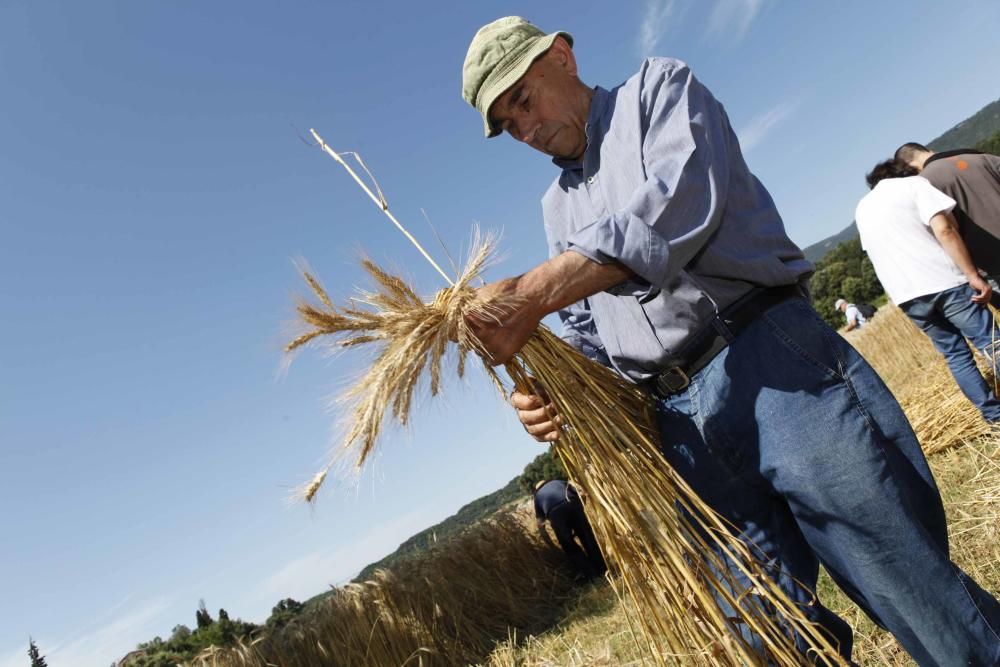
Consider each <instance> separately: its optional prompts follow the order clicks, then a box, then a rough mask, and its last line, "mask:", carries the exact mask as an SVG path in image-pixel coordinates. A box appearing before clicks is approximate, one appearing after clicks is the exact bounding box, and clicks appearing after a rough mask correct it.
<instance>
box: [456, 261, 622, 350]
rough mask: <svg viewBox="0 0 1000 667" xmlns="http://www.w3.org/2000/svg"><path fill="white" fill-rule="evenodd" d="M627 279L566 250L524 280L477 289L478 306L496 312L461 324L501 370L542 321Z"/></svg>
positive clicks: (613, 266)
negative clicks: (493, 307)
mask: <svg viewBox="0 0 1000 667" xmlns="http://www.w3.org/2000/svg"><path fill="white" fill-rule="evenodd" d="M632 275H633V274H632V271H630V270H629V269H627V268H625V267H624V266H622V265H621V264H618V263H617V262H609V263H607V264H598V263H597V262H594V261H591V260H589V259H587V258H586V257H584V256H583V255H581V254H578V253H576V252H573V251H572V250H567V251H566V252H564V253H562V254H561V255H556V256H555V257H553V258H552V259H550V260H548V261H546V262H544V263H542V264H539V265H538V266H536V267H535V268H533V269H532V270H531V271H528V272H527V273H525V274H524V275H521V276H517V277H516V278H508V279H506V280H500V281H498V282H495V283H490V284H489V285H485V286H483V287H480V288H479V293H478V297H479V298H480V300H482V301H484V302H491V301H496V305H497V306H498V312H495V313H493V315H494V316H495V317H490V316H487V315H482V316H479V317H476V316H471V315H470V316H469V317H467V320H466V321H467V322H468V324H469V326H470V327H471V328H472V332H473V333H474V334H475V335H476V337H477V338H479V341H480V342H481V343H482V344H483V347H485V348H486V352H487V353H488V354H489V355H490V361H491V362H492V363H493V365H495V366H496V365H500V364H505V363H507V362H508V361H510V358H511V357H513V356H514V355H515V354H517V352H518V351H519V350H520V349H521V348H522V347H524V344H525V343H527V342H528V339H529V338H531V334H532V333H534V331H535V329H537V328H538V323H539V322H541V321H542V318H543V317H545V316H546V315H548V314H549V313H554V312H556V311H557V310H559V309H560V308H565V307H566V306H568V305H570V304H573V303H576V302H577V301H579V300H581V299H584V298H586V297H588V296H591V295H592V294H596V293H597V292H600V291H602V290H606V289H608V288H611V287H614V286H615V285H617V284H619V283H621V282H624V281H625V280H627V279H628V278H630V277H631V276H632Z"/></svg>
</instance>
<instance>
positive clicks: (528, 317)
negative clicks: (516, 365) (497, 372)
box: [467, 276, 548, 366]
mask: <svg viewBox="0 0 1000 667" xmlns="http://www.w3.org/2000/svg"><path fill="white" fill-rule="evenodd" d="M521 280H522V277H521V276H518V277H516V278H507V279H506V280H500V281H497V282H495V283H490V284H489V285H485V286H483V287H480V288H479V292H478V297H479V298H480V299H482V300H483V301H486V302H491V301H492V302H495V303H497V304H498V305H499V308H498V309H497V310H496V312H494V313H492V315H493V316H495V319H494V317H490V316H485V315H484V316H483V317H469V318H468V319H467V321H468V323H469V326H470V327H472V332H473V333H474V334H475V335H476V338H478V339H479V342H481V343H482V344H483V346H484V347H485V348H486V351H487V352H488V353H489V354H490V361H491V363H492V364H493V365H494V366H497V365H499V364H505V363H507V362H508V361H509V360H510V358H511V357H513V356H514V355H515V354H517V352H518V351H519V350H520V349H521V348H522V347H524V344H525V343H527V342H528V339H529V338H531V334H533V333H534V332H535V329H537V328H538V323H539V322H541V321H542V318H543V317H545V316H546V315H548V313H547V312H543V311H542V310H541V309H540V308H539V303H538V301H537V300H534V301H532V300H530V299H529V298H528V297H526V296H524V295H522V294H520V293H519V292H518V286H519V284H520V282H521Z"/></svg>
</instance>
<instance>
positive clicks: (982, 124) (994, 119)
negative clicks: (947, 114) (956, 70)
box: [927, 100, 1000, 151]
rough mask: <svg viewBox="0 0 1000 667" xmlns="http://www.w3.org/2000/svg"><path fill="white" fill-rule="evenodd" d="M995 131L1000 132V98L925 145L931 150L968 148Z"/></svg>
mask: <svg viewBox="0 0 1000 667" xmlns="http://www.w3.org/2000/svg"><path fill="white" fill-rule="evenodd" d="M997 132H1000V100H996V101H995V102H990V103H989V104H987V105H986V106H984V107H983V108H982V109H980V110H979V111H977V112H976V113H975V115H973V116H970V117H969V118H966V119H965V120H963V121H962V122H961V123H959V124H958V125H956V126H955V127H953V128H951V129H950V130H948V131H947V132H945V133H944V134H942V135H941V136H940V137H938V138H937V139H935V140H934V141H932V142H930V143H929V144H927V147H928V148H930V149H931V150H932V151H947V150H951V149H953V148H970V147H972V146H975V145H976V144H978V143H979V142H981V141H983V140H984V139H988V138H990V137H991V136H993V135H994V134H996V133H997Z"/></svg>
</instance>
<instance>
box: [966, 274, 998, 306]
mask: <svg viewBox="0 0 1000 667" xmlns="http://www.w3.org/2000/svg"><path fill="white" fill-rule="evenodd" d="M969 287H971V288H972V291H973V292H975V294H974V295H973V296H972V302H973V303H978V304H979V305H981V306H985V305H986V304H988V303H989V302H990V298H991V297H992V296H993V288H992V287H991V286H990V284H989V283H988V282H986V281H985V280H983V277H982V276H981V275H979V274H978V273H977V274H976V275H974V276H969Z"/></svg>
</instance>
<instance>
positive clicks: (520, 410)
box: [510, 391, 563, 442]
mask: <svg viewBox="0 0 1000 667" xmlns="http://www.w3.org/2000/svg"><path fill="white" fill-rule="evenodd" d="M510 403H511V405H513V406H514V409H515V410H517V418H518V419H520V420H521V424H522V425H523V426H524V430H525V431H527V432H528V435H530V436H531V437H532V438H534V439H535V440H537V441H538V442H554V441H556V440H558V439H559V435H560V433H562V431H561V429H560V427H561V426H562V423H563V422H562V418H561V417H559V415H558V414H556V411H555V406H554V405H552V403H551V401H549V399H548V397H547V396H545V394H544V393H538V394H522V393H521V392H519V391H515V392H514V393H513V394H512V395H511V397H510Z"/></svg>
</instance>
